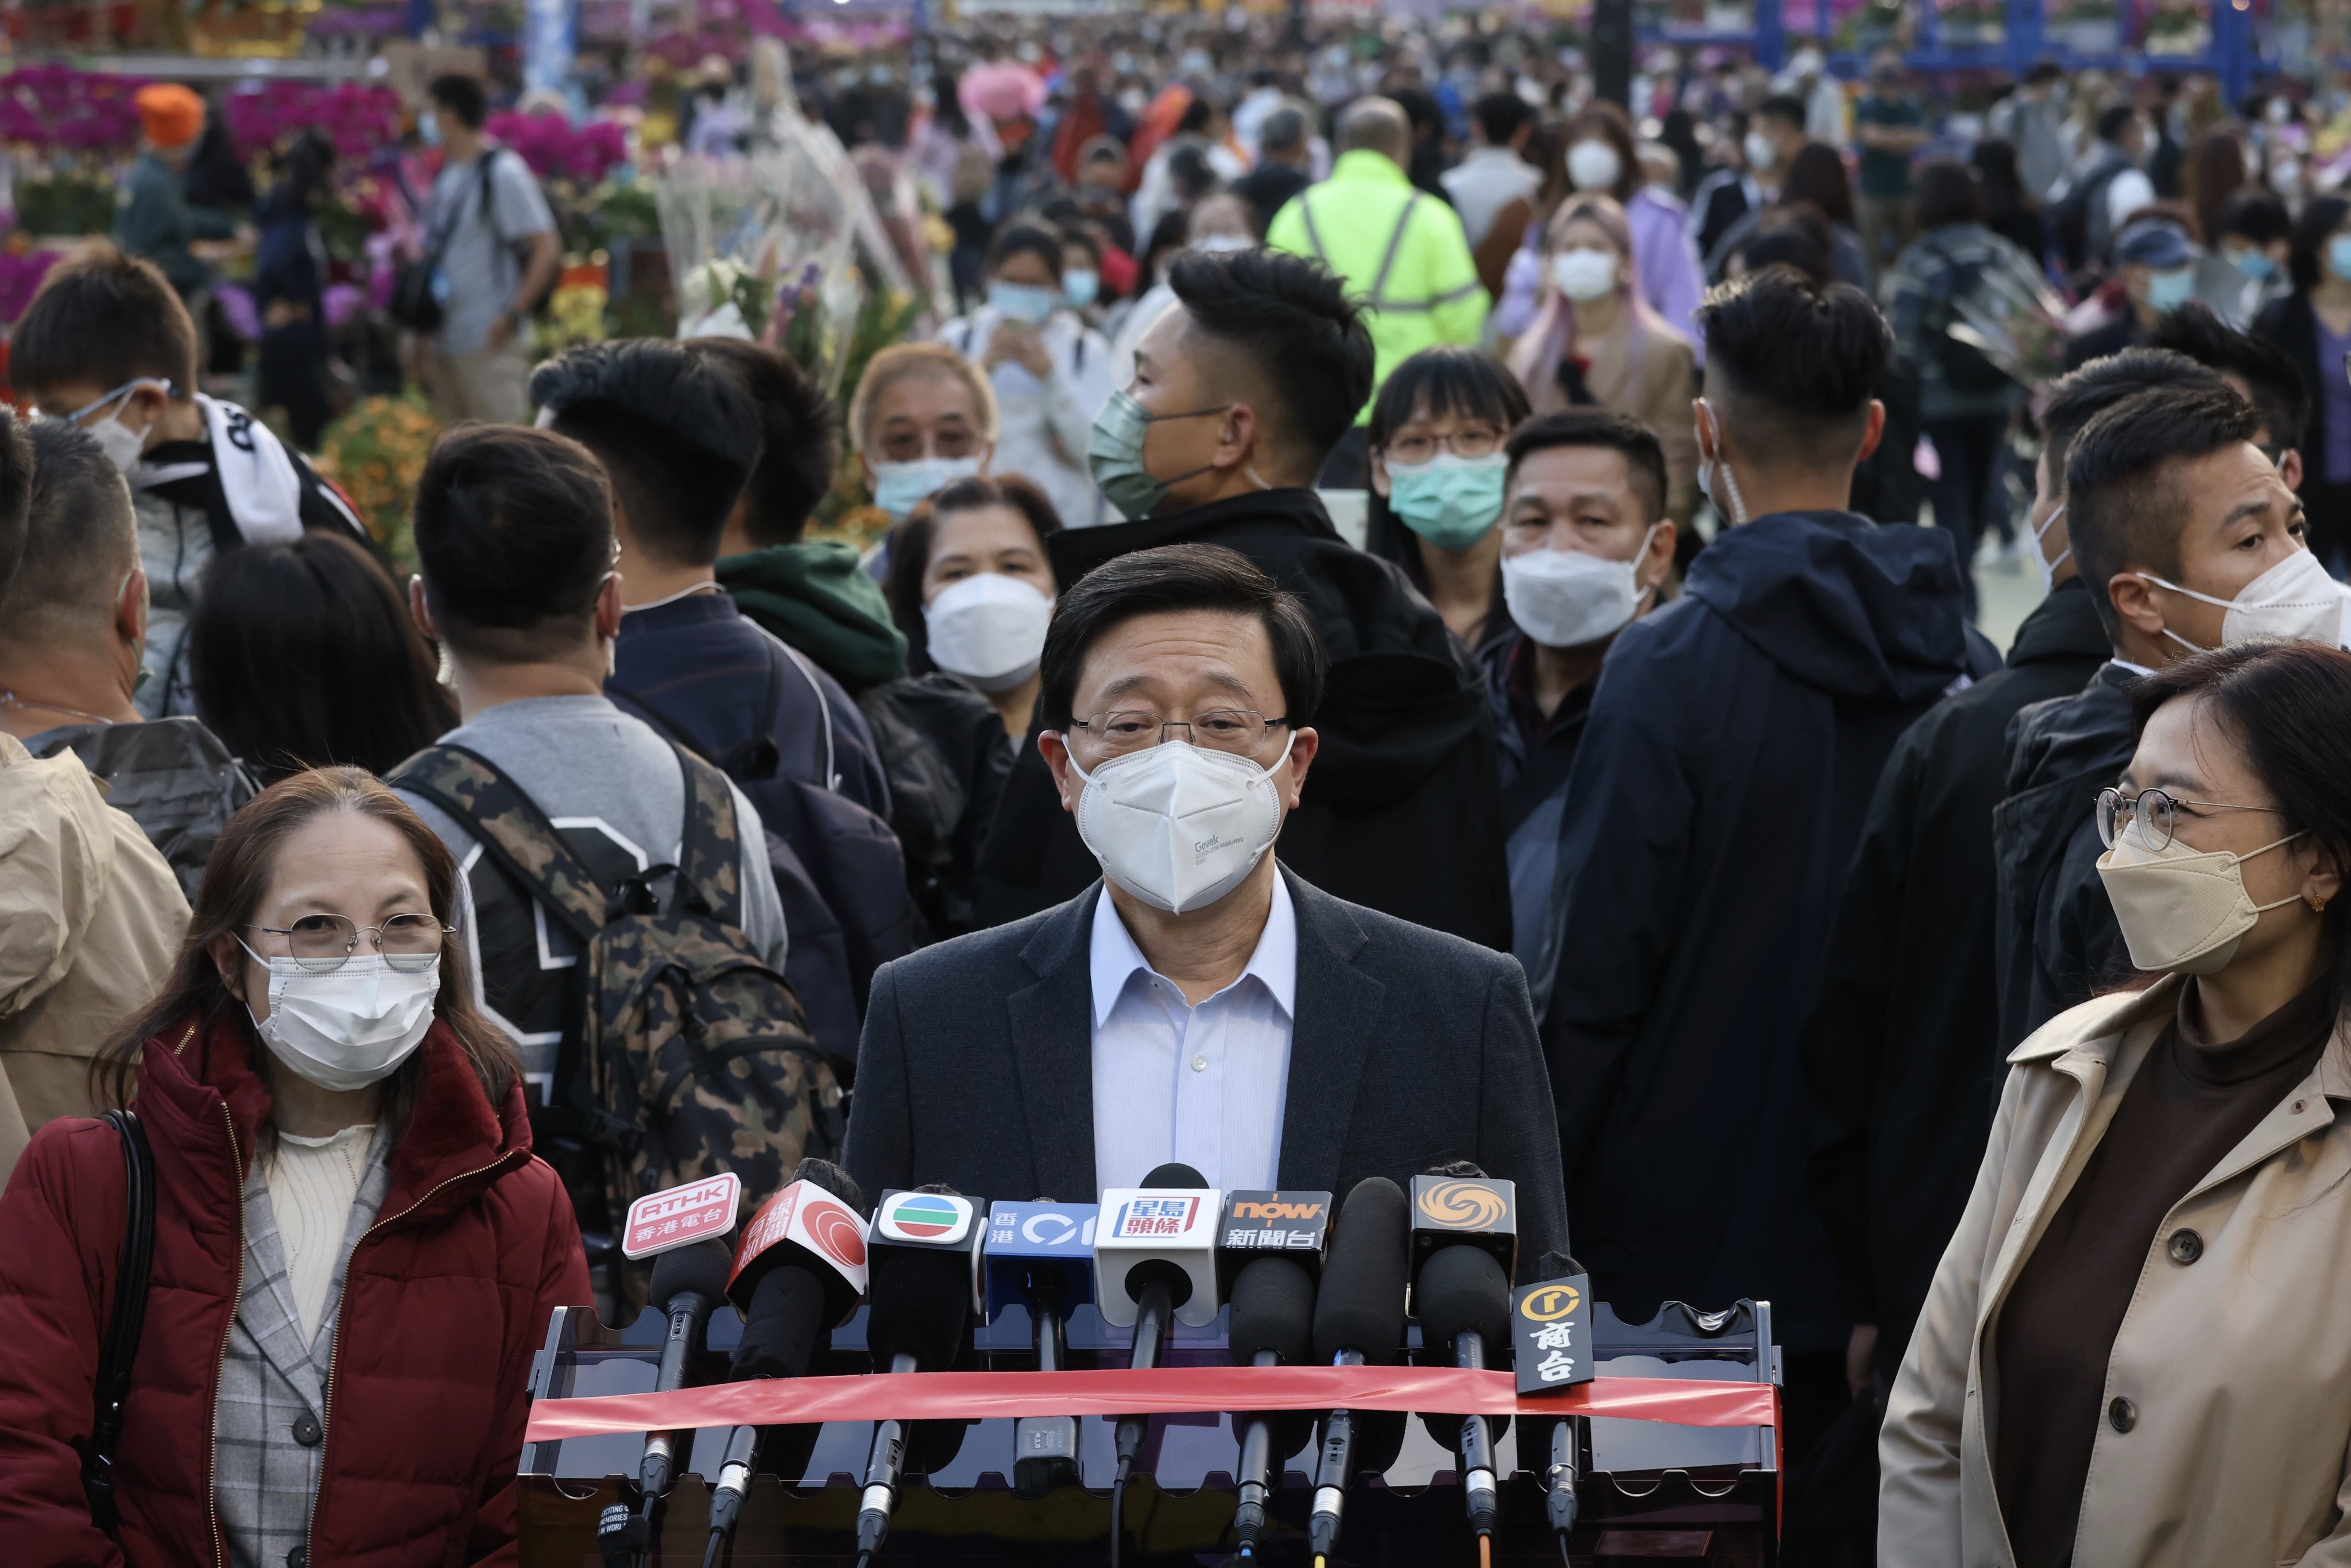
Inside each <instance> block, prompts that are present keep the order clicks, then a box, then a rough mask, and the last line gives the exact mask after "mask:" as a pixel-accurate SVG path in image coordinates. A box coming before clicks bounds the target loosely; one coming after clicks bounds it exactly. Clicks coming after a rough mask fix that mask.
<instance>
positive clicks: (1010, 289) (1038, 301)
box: [987, 280, 1061, 327]
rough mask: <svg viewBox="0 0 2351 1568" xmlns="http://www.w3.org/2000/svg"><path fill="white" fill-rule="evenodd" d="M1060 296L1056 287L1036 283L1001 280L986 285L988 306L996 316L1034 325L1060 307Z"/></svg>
mask: <svg viewBox="0 0 2351 1568" xmlns="http://www.w3.org/2000/svg"><path fill="white" fill-rule="evenodd" d="M987 305H988V308H989V309H991V310H993V311H995V312H996V313H997V314H998V316H1003V317H1008V318H1009V319H1012V320H1015V321H1026V322H1028V323H1029V325H1030V326H1032V327H1033V326H1036V325H1038V324H1039V323H1040V322H1041V321H1043V320H1044V319H1046V318H1047V317H1048V316H1050V315H1051V314H1052V313H1053V312H1054V311H1055V310H1057V309H1059V308H1061V293H1060V291H1058V290H1056V289H1051V288H1047V287H1044V286H1043V285H1042V284H1037V283H1006V282H1003V281H1001V280H998V282H995V283H991V284H989V285H988V286H987Z"/></svg>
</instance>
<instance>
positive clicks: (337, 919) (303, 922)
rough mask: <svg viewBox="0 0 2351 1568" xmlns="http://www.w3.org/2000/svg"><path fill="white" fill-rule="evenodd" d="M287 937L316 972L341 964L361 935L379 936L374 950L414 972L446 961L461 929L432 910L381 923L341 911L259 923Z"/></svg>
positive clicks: (299, 960) (294, 950)
mask: <svg viewBox="0 0 2351 1568" xmlns="http://www.w3.org/2000/svg"><path fill="white" fill-rule="evenodd" d="M250 929H252V930H255V931H266V932H267V933H268V934H269V935H270V936H283V937H285V938H286V946H287V952H288V953H289V954H290V955H291V956H293V959H294V961H295V962H296V963H297V964H299V965H301V966H302V967H304V968H305V969H308V970H310V971H311V972H312V973H314V974H325V973H329V972H330V971H332V970H336V969H340V968H341V967H343V965H344V963H345V962H346V961H347V960H348V959H349V958H350V956H351V955H352V954H354V953H356V952H358V951H359V946H360V937H362V936H372V937H374V938H375V950H376V951H377V952H378V953H381V954H382V955H383V961H384V962H385V963H386V964H388V965H390V966H391V967H392V968H395V969H402V970H406V971H409V972H411V973H414V972H416V971H418V970H422V969H429V968H431V967H434V965H435V964H438V963H439V962H440V961H441V945H442V943H443V942H444V941H445V940H446V939H447V938H449V937H450V936H455V934H456V932H455V927H454V926H448V925H442V924H441V922H439V921H438V920H435V919H434V917H433V916H431V915H393V916H392V918H391V919H389V920H387V921H385V922H384V923H383V924H382V925H359V924H358V923H357V922H355V921H352V920H350V919H347V918H346V917H344V916H343V915H303V916H302V917H301V918H300V919H299V920H297V921H296V922H294V924H293V925H285V926H278V925H256V926H252V927H250Z"/></svg>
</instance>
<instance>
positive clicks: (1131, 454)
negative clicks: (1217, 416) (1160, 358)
mask: <svg viewBox="0 0 2351 1568" xmlns="http://www.w3.org/2000/svg"><path fill="white" fill-rule="evenodd" d="M1232 406H1233V405H1232V404H1230V403H1228V402H1226V403H1218V404H1217V406H1216V407H1214V408H1197V409H1194V410H1192V411H1191V412H1190V413H1157V414H1155V413H1152V412H1151V411H1150V410H1149V409H1147V408H1144V406H1143V405H1142V404H1141V403H1139V402H1135V401H1134V395H1133V394H1132V393H1130V392H1124V391H1120V392H1113V393H1111V394H1110V401H1109V402H1105V403H1103V404H1102V412H1101V413H1098V414H1096V415H1094V428H1093V435H1092V439H1091V440H1089V441H1088V442H1087V443H1086V468H1087V470H1088V471H1089V472H1091V473H1092V475H1093V476H1094V483H1095V484H1096V485H1098V486H1101V487H1102V494H1103V496H1105V497H1108V498H1109V500H1110V504H1111V505H1112V506H1113V507H1117V508H1118V509H1119V511H1120V512H1121V513H1122V514H1123V515H1124V516H1125V517H1128V518H1129V519H1130V520H1132V519H1134V518H1136V517H1149V516H1150V515H1151V513H1152V509H1153V508H1154V507H1157V506H1158V505H1159V503H1160V502H1162V501H1164V500H1165V499H1166V498H1167V492H1168V489H1169V488H1170V487H1171V486H1176V485H1180V484H1182V483H1183V482H1184V481H1185V480H1186V479H1189V478H1192V477H1194V476H1197V475H1201V474H1206V473H1207V471H1208V470H1209V469H1210V468H1212V467H1214V466H1216V465H1214V464H1205V465H1202V466H1200V467H1197V468H1195V469H1193V470H1192V471H1191V473H1189V474H1178V475H1176V476H1175V478H1173V479H1162V478H1159V477H1157V476H1155V475H1154V474H1153V473H1152V472H1151V470H1150V469H1149V468H1147V467H1145V466H1144V461H1143V443H1144V439H1145V438H1146V437H1148V436H1149V435H1150V434H1151V425H1152V422H1153V421H1155V420H1161V419H1198V418H1200V417H1202V416H1204V415H1207V414H1211V413H1224V412H1225V411H1226V410H1227V409H1229V408H1231V407H1232ZM1251 477H1253V478H1254V477H1255V474H1254V472H1253V471H1252V474H1251ZM1258 485H1259V487H1260V488H1270V486H1267V485H1266V483H1265V481H1264V480H1262V479H1259V480H1258Z"/></svg>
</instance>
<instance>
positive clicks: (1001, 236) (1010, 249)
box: [987, 217, 1061, 283]
mask: <svg viewBox="0 0 2351 1568" xmlns="http://www.w3.org/2000/svg"><path fill="white" fill-rule="evenodd" d="M1024 255H1025V256H1035V257H1037V258H1038V259H1039V260H1040V261H1042V262H1043V263H1044V264H1045V269H1046V270H1047V271H1048V272H1050V273H1051V274H1052V275H1053V281H1054V282H1056V283H1059V282H1060V281H1061V227H1060V225H1056V224H1054V223H1052V222H1050V220H1048V219H1045V218H1033V217H1023V218H1014V219H1011V220H1010V221H1008V222H1007V223H1006V224H1005V225H1003V226H1002V227H1000V228H998V230H997V231H996V235H995V237H994V238H993V239H990V240H989V241H988V242H987V267H988V270H989V271H991V272H993V271H995V270H996V269H997V268H998V267H1002V266H1003V265H1004V264H1005V263H1006V262H1008V261H1010V260H1011V259H1012V258H1013V257H1014V256H1024Z"/></svg>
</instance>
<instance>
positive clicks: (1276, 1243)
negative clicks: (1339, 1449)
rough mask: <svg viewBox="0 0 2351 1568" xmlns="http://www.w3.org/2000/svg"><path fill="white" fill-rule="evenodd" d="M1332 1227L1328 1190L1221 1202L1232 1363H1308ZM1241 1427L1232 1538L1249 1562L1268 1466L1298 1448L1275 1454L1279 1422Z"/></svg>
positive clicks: (1258, 1532) (1221, 1267) (1250, 1421)
mask: <svg viewBox="0 0 2351 1568" xmlns="http://www.w3.org/2000/svg"><path fill="white" fill-rule="evenodd" d="M1330 1223H1331V1195H1330V1194H1329V1193H1327V1192H1236V1193H1233V1194H1231V1195H1229V1196H1228V1197H1227V1198H1226V1200H1225V1220H1224V1225H1223V1227H1222V1228H1220V1229H1219V1230H1218V1232H1217V1278H1218V1280H1219V1281H1222V1282H1223V1284H1224V1288H1225V1296H1226V1300H1227V1301H1229V1302H1231V1304H1232V1309H1233V1315H1232V1322H1231V1326H1230V1341H1229V1343H1230V1351H1231V1355H1232V1360H1233V1364H1234V1365H1236V1366H1298V1365H1302V1364H1305V1363H1307V1362H1309V1361H1311V1360H1312V1359H1313V1357H1314V1281H1315V1278H1316V1277H1317V1276H1318V1275H1319V1274H1320V1273H1321V1272H1322V1243H1323V1238H1324V1236H1325V1234H1326V1233H1327V1232H1328V1229H1329V1227H1330ZM1240 1425H1241V1427H1242V1432H1241V1457H1240V1474H1239V1478H1238V1480H1239V1500H1238V1505H1237V1506H1236V1508H1235V1509H1234V1511H1233V1534H1234V1537H1235V1539H1236V1541H1237V1542H1238V1543H1239V1552H1240V1555H1241V1556H1243V1557H1249V1558H1254V1557H1255V1556H1256V1555H1257V1547H1258V1542H1259V1540H1260V1539H1261V1538H1262V1537H1263V1535H1264V1533H1265V1525H1266V1501H1267V1500H1268V1498H1269V1497H1270V1495H1271V1494H1272V1490H1273V1467H1274V1465H1275V1463H1276V1462H1277V1461H1279V1460H1280V1459H1283V1458H1288V1457H1289V1456H1290V1453H1291V1452H1293V1451H1294V1450H1295V1449H1296V1448H1297V1447H1298V1441H1299V1438H1298V1437H1291V1438H1290V1440H1288V1441H1287V1442H1284V1443H1283V1444H1282V1445H1281V1448H1280V1452H1279V1453H1276V1452H1275V1451H1274V1450H1275V1441H1276V1436H1277V1423H1276V1422H1275V1420H1274V1419H1273V1418H1272V1417H1271V1416H1262V1415H1259V1416H1247V1417H1244V1418H1243V1419H1242V1421H1241V1422H1240Z"/></svg>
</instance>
